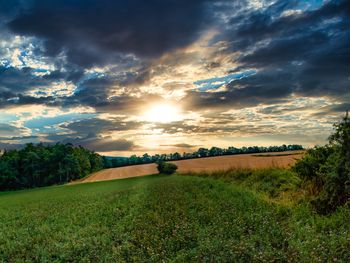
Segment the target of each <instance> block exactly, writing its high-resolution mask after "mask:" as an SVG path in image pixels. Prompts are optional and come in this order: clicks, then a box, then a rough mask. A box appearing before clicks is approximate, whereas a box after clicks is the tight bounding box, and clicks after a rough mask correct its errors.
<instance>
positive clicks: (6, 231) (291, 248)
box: [0, 169, 350, 262]
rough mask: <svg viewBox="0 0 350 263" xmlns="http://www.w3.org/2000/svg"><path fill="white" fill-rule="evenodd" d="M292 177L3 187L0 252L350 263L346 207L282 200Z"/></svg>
mask: <svg viewBox="0 0 350 263" xmlns="http://www.w3.org/2000/svg"><path fill="white" fill-rule="evenodd" d="M298 184H299V181H298V180H297V179H296V178H294V175H293V173H292V172H290V171H288V170H277V169H271V170H261V171H260V170H254V171H249V170H245V171H243V170H242V171H240V172H239V173H234V172H233V171H228V172H226V173H219V172H218V173H213V174H211V175H210V177H209V175H208V174H199V176H198V175H196V176H192V175H186V176H184V175H182V176H179V175H175V176H162V175H154V176H146V177H139V178H132V179H123V180H116V181H108V182H99V183H88V184H79V185H78V184H77V185H70V186H58V187H48V188H44V189H34V190H29V191H20V192H11V193H3V194H1V195H0V218H1V220H0V261H5V262H6V261H11V262H26V261H27V262H31V261H32V262H67V261H68V262H115V261H118V262H135V261H136V262H145V261H147V262H160V261H166V262H168V261H173V262H193V261H203V262H213V261H219V262H252V261H255V262H326V261H338V262H349V260H350V254H349V251H348V248H349V247H350V229H349V226H350V212H349V210H348V209H345V208H342V209H338V210H337V211H336V212H335V213H334V214H332V215H330V216H319V215H316V214H314V213H313V212H312V210H311V209H310V208H309V207H308V205H307V204H306V203H305V202H303V201H302V199H299V201H295V202H292V201H289V203H288V205H286V204H285V203H284V202H283V201H282V200H284V199H280V200H279V198H281V195H282V194H283V193H292V192H298V190H297V189H298ZM274 188H275V190H273V189H274ZM271 200H279V201H276V202H273V201H271Z"/></svg>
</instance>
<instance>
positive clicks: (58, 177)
mask: <svg viewBox="0 0 350 263" xmlns="http://www.w3.org/2000/svg"><path fill="white" fill-rule="evenodd" d="M102 167H103V162H102V157H101V156H99V155H98V154H96V153H94V152H91V151H89V150H87V149H84V148H83V147H73V146H72V145H71V144H55V145H43V144H38V145H34V144H27V145H26V147H25V148H24V149H22V150H19V151H17V150H12V151H5V152H4V153H3V154H2V156H0V190H14V189H23V188H32V187H41V186H47V185H53V184H62V183H65V182H69V181H72V180H75V179H79V178H82V177H84V176H86V175H88V174H89V173H91V172H94V171H98V170H100V169H102Z"/></svg>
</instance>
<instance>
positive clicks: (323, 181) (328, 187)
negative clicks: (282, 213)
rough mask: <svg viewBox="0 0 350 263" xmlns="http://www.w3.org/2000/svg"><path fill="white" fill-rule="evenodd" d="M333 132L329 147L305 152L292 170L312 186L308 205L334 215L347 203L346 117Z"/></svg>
mask: <svg viewBox="0 0 350 263" xmlns="http://www.w3.org/2000/svg"><path fill="white" fill-rule="evenodd" d="M334 128H335V132H334V133H333V134H332V135H331V136H330V137H329V144H328V145H326V146H323V147H315V148H314V149H311V150H308V151H307V153H306V154H305V156H304V158H303V159H301V160H299V161H298V162H297V163H296V164H295V166H294V170H295V171H296V172H297V173H298V175H299V176H300V177H301V178H302V179H303V180H304V183H305V184H309V185H310V184H311V185H312V186H313V191H310V193H311V194H312V195H314V198H313V200H312V201H311V203H312V204H313V206H314V207H315V208H316V210H317V211H318V212H319V213H322V214H327V213H330V212H333V211H334V210H335V209H336V208H337V207H338V206H342V205H344V204H346V203H347V202H349V200H350V119H349V115H348V113H346V115H345V117H344V118H343V120H342V121H341V122H340V123H338V124H335V125H334Z"/></svg>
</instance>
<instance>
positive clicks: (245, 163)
mask: <svg viewBox="0 0 350 263" xmlns="http://www.w3.org/2000/svg"><path fill="white" fill-rule="evenodd" d="M302 155H303V151H297V152H292V151H290V152H283V153H281V152H277V153H263V154H238V155H226V156H217V157H207V158H198V159H189V160H181V161H174V162H172V163H175V164H176V165H177V166H178V170H177V171H178V172H180V173H186V172H203V171H205V172H213V171H218V170H228V169H231V168H238V169H239V168H251V169H260V168H272V167H276V168H286V167H289V166H291V165H293V164H294V163H295V161H296V160H298V159H300V158H301V157H302ZM156 173H158V171H157V165H156V164H154V163H152V164H142V165H132V166H125V167H118V168H110V169H105V170H102V171H99V172H96V173H93V174H92V175H90V176H89V177H87V178H85V179H83V180H81V181H80V182H97V181H108V180H114V179H122V178H129V177H137V176H144V175H149V174H156Z"/></svg>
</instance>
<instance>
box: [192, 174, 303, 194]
mask: <svg viewBox="0 0 350 263" xmlns="http://www.w3.org/2000/svg"><path fill="white" fill-rule="evenodd" d="M185 175H192V176H199V177H204V178H215V179H219V180H222V181H225V182H230V183H234V184H235V185H240V186H244V187H245V188H249V189H252V190H254V191H256V192H258V193H264V194H266V195H267V196H268V197H273V198H279V197H283V198H285V197H286V196H288V197H290V198H294V197H293V196H290V195H289V194H295V193H296V192H297V190H298V188H299V186H300V179H299V178H298V176H297V175H296V173H294V172H293V171H291V170H287V169H280V168H268V169H229V170H226V171H216V172H200V173H186V174H185Z"/></svg>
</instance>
